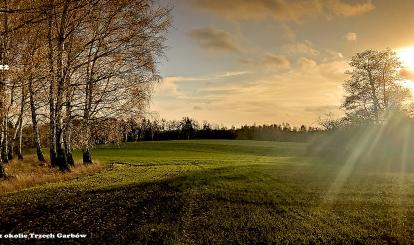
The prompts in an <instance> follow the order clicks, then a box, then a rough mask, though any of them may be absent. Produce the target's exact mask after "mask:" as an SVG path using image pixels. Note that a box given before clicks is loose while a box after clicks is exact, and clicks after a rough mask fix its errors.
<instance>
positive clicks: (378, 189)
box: [0, 140, 414, 244]
mask: <svg viewBox="0 0 414 245" xmlns="http://www.w3.org/2000/svg"><path fill="white" fill-rule="evenodd" d="M306 149H307V145H306V144H301V143H275V142H260V141H226V140H204V141H195V140H194V141H166V142H146V143H130V144H125V145H120V146H113V145H108V146H104V147H100V148H98V149H95V150H94V152H93V155H94V157H95V158H96V159H99V160H100V161H101V162H107V163H108V168H107V169H105V170H104V171H102V172H100V173H98V174H94V175H89V176H84V177H79V178H77V179H75V180H71V181H66V182H60V183H52V184H46V185H41V186H37V187H33V188H29V189H25V190H22V191H17V192H11V193H2V194H0V220H1V223H0V234H2V233H3V234H5V233H9V232H10V233H20V232H36V233H58V232H63V233H84V234H87V235H88V237H89V239H97V240H99V241H104V242H106V243H110V244H118V243H127V242H132V241H134V242H137V243H145V242H150V241H151V242H152V243H160V242H164V243H183V244H192V243H222V242H228V243H253V242H264V243H271V242H277V243H279V242H283V243H286V242H296V243H313V242H315V243H318V242H327V243H333V242H336V243H342V242H353V243H358V242H361V243H394V242H399V243H413V242H414V174H412V173H399V172H384V171H378V170H375V169H374V168H369V167H368V168H367V167H364V168H362V167H361V168H359V167H358V166H356V167H350V166H347V165H342V164H339V163H333V162H323V161H321V160H318V159H317V158H315V157H310V156H307V155H306V152H307V150H306ZM90 241H91V242H92V240H90Z"/></svg>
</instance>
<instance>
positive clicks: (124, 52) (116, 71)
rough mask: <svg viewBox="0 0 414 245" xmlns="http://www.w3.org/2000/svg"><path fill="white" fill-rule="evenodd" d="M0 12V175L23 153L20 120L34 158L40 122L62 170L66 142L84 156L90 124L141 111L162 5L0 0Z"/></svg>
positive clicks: (165, 19)
mask: <svg viewBox="0 0 414 245" xmlns="http://www.w3.org/2000/svg"><path fill="white" fill-rule="evenodd" d="M0 16H1V17H0V18H1V21H0V34H1V35H0V38H1V39H0V65H1V66H0V74H1V77H0V130H1V132H0V149H1V157H0V177H4V176H5V172H4V165H3V164H5V163H7V162H8V161H10V160H11V159H12V158H13V157H14V155H15V154H17V156H18V158H23V155H22V142H23V129H24V128H25V125H31V132H32V133H31V134H32V139H31V140H32V141H33V142H34V147H35V148H36V153H37V157H38V160H39V161H42V162H45V161H46V157H45V156H44V153H43V151H42V144H41V143H42V142H41V137H42V135H41V132H40V130H39V128H40V126H44V125H47V130H46V131H45V134H47V136H48V142H47V143H48V148H49V152H50V153H49V157H48V158H49V161H50V164H51V165H52V166H55V167H58V168H59V169H61V170H62V171H65V170H68V169H69V167H70V165H73V164H74V160H73V156H72V152H73V149H74V147H77V148H80V149H81V151H82V154H83V162H84V163H85V164H90V163H92V158H91V154H90V149H91V147H92V145H93V140H92V133H93V132H92V131H93V125H97V124H99V123H102V122H105V121H107V120H108V119H110V118H126V117H131V116H134V115H136V116H138V115H142V113H143V111H145V109H146V107H147V104H148V101H149V98H150V96H151V91H152V88H153V85H154V84H155V83H157V82H158V81H159V79H160V77H159V74H158V71H157V63H158V60H159V58H160V57H162V55H163V50H164V49H165V46H164V41H165V37H166V32H167V30H168V28H169V27H170V23H171V21H170V19H171V18H170V8H169V7H167V6H161V5H159V4H157V3H156V2H155V1H152V0H138V1H137V0H118V1H111V0H31V1H23V0H3V1H1V3H0ZM74 128H76V134H75V132H74ZM74 136H76V137H74Z"/></svg>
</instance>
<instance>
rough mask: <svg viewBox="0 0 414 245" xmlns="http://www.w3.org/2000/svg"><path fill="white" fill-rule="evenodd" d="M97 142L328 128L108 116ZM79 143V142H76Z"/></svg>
mask: <svg viewBox="0 0 414 245" xmlns="http://www.w3.org/2000/svg"><path fill="white" fill-rule="evenodd" d="M47 127H48V125H46V124H45V125H42V126H40V135H41V137H40V138H41V142H42V145H47V142H48V138H49V135H48V128H47ZM92 129H93V130H92V138H93V141H94V144H108V143H122V142H137V141H160V140H190V139H238V140H269V141H286V142H306V141H308V140H310V139H311V138H312V137H313V136H315V135H317V134H321V133H322V132H324V129H322V128H317V127H309V126H305V125H302V126H300V127H295V126H291V125H290V124H288V123H281V124H270V125H266V124H264V125H244V126H241V127H237V128H236V127H234V126H233V127H225V126H222V125H218V124H214V123H210V122H207V121H203V122H201V123H200V122H198V121H196V120H195V119H192V118H189V117H184V118H183V119H182V120H165V119H161V120H150V119H145V118H144V119H139V120H136V119H129V120H118V119H113V118H112V119H105V120H101V121H99V122H96V123H95V124H94V125H93V127H92ZM73 130H74V134H75V135H78V134H81V131H82V127H81V123H80V122H78V123H77V122H76V121H75V122H74V124H73ZM23 131H24V132H23V134H24V135H25V136H26V137H23V138H24V139H25V140H24V142H23V145H24V146H25V148H32V147H34V146H35V142H33V140H32V139H33V137H31V135H32V134H33V130H32V129H31V127H25V128H24V130H23ZM75 146H76V144H75Z"/></svg>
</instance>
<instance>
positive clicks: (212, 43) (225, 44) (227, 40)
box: [189, 27, 239, 51]
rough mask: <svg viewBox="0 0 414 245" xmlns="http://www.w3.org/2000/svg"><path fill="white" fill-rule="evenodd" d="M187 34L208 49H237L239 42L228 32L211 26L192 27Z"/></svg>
mask: <svg viewBox="0 0 414 245" xmlns="http://www.w3.org/2000/svg"><path fill="white" fill-rule="evenodd" d="M189 36H190V37H191V38H192V39H193V40H195V41H196V42H198V43H199V44H200V45H201V47H203V48H206V49H207V50H210V51H238V50H239V44H238V42H237V39H236V38H234V37H233V36H232V35H231V34H230V33H229V32H226V31H223V30H220V29H216V28H213V27H207V28H199V29H194V30H192V31H191V32H190V33H189Z"/></svg>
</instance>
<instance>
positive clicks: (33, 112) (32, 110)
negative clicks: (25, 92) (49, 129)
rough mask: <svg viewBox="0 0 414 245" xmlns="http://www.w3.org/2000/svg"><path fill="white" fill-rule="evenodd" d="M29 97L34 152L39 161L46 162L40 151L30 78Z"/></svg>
mask: <svg viewBox="0 0 414 245" xmlns="http://www.w3.org/2000/svg"><path fill="white" fill-rule="evenodd" d="M29 99H30V111H31V114H32V128H33V138H34V142H35V146H36V154H37V159H38V160H39V161H40V162H46V160H45V157H44V155H43V151H42V145H41V142H40V133H39V126H38V124H37V113H36V106H35V102H34V90H33V83H32V80H30V81H29Z"/></svg>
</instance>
